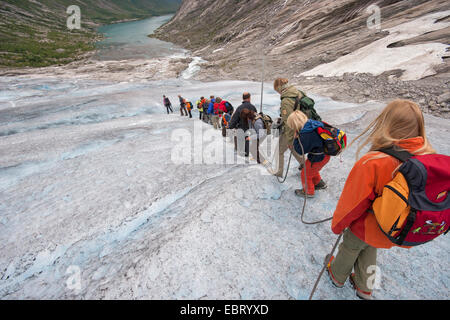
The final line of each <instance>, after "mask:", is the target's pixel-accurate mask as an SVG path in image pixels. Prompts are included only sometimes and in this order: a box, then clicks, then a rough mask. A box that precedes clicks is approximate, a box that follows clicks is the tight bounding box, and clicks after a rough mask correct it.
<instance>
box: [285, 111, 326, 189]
mask: <svg viewBox="0 0 450 320" xmlns="http://www.w3.org/2000/svg"><path fill="white" fill-rule="evenodd" d="M287 125H288V127H289V128H290V129H292V130H294V138H295V139H294V150H295V151H296V152H297V154H299V155H300V154H301V155H303V156H304V155H306V154H308V159H307V160H306V162H305V163H303V161H302V162H301V164H302V165H301V167H302V170H301V174H300V176H301V181H302V186H303V189H297V190H295V194H296V195H297V196H305V193H306V196H307V197H308V198H313V197H314V194H315V190H320V189H325V188H326V187H327V184H326V183H325V182H324V181H323V180H322V178H321V176H320V170H322V168H323V167H324V166H325V165H326V164H327V163H328V162H329V161H330V156H329V155H327V154H325V153H324V147H323V139H322V138H321V137H320V135H319V134H318V133H317V131H316V129H317V128H319V127H321V126H323V123H322V122H320V121H316V120H311V119H308V117H307V115H306V114H304V113H303V112H301V111H300V110H296V111H294V112H292V113H291V115H290V116H289V118H288V119H287ZM300 143H301V144H300ZM302 160H303V159H302ZM305 190H306V191H305Z"/></svg>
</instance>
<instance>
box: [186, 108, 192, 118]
mask: <svg viewBox="0 0 450 320" xmlns="http://www.w3.org/2000/svg"><path fill="white" fill-rule="evenodd" d="M188 112H189V118H192V113H191V110H188ZM186 115H187V114H186Z"/></svg>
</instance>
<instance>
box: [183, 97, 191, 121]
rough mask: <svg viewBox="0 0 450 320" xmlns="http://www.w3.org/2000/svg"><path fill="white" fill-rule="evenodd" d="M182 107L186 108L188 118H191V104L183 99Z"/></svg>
mask: <svg viewBox="0 0 450 320" xmlns="http://www.w3.org/2000/svg"><path fill="white" fill-rule="evenodd" d="M184 105H185V106H186V109H187V112H188V113H189V118H192V113H191V110H192V103H191V102H190V101H187V100H186V99H184ZM186 115H187V114H186Z"/></svg>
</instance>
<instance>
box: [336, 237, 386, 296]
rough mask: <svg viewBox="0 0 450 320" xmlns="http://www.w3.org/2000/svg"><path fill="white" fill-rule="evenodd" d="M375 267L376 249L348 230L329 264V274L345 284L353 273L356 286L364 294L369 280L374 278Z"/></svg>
mask: <svg viewBox="0 0 450 320" xmlns="http://www.w3.org/2000/svg"><path fill="white" fill-rule="evenodd" d="M376 265H377V248H374V247H371V246H370V245H368V244H367V243H365V242H364V241H362V240H360V239H359V238H358V237H357V236H355V235H354V234H353V233H352V232H351V231H350V230H349V229H346V230H345V231H344V241H342V243H341V244H340V245H339V252H338V254H337V255H336V258H335V259H334V260H333V261H332V262H331V272H332V273H333V276H334V277H335V279H336V280H337V281H339V282H341V283H345V281H346V280H347V278H348V277H349V276H350V274H351V273H352V270H354V272H355V277H354V280H355V284H356V286H357V287H358V288H359V289H361V290H363V291H366V292H372V289H373V288H369V286H370V285H369V281H372V280H371V279H369V278H370V277H373V276H374V272H375V268H374V267H376Z"/></svg>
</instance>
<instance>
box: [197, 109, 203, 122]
mask: <svg viewBox="0 0 450 320" xmlns="http://www.w3.org/2000/svg"><path fill="white" fill-rule="evenodd" d="M198 113H199V116H198V119H199V120H202V119H203V111H199V112H198Z"/></svg>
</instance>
